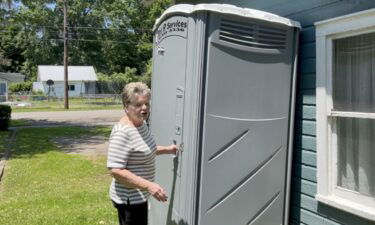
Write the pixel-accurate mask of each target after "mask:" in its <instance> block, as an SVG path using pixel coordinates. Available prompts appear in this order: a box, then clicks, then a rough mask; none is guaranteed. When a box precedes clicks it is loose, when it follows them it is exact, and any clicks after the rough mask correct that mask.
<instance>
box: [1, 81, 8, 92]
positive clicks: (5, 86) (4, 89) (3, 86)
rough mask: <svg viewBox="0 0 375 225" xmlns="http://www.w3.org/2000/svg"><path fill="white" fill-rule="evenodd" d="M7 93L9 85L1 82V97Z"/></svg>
mask: <svg viewBox="0 0 375 225" xmlns="http://www.w3.org/2000/svg"><path fill="white" fill-rule="evenodd" d="M6 92H7V84H6V83H5V82H4V83H3V82H0V95H5V94H6Z"/></svg>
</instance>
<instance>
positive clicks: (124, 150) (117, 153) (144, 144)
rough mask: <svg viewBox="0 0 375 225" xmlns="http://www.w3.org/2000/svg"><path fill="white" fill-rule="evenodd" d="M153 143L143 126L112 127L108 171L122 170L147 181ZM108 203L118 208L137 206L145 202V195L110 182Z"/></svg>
mask: <svg viewBox="0 0 375 225" xmlns="http://www.w3.org/2000/svg"><path fill="white" fill-rule="evenodd" d="M155 153H156V143H155V141H154V139H153V138H152V136H151V134H150V131H149V129H148V127H147V125H146V123H143V125H141V126H140V127H131V126H128V125H125V124H120V123H118V124H116V125H115V126H114V127H113V129H112V132H111V136H110V138H109V148H108V158H107V167H108V168H125V169H127V170H129V171H130V172H132V173H134V174H135V175H137V176H140V177H142V178H144V179H147V180H149V181H154V177H155ZM109 195H110V197H111V199H112V200H113V201H114V202H116V203H118V204H124V203H125V204H127V203H128V201H129V202H130V204H140V203H144V202H146V201H147V198H148V196H149V193H148V192H147V191H143V190H140V189H135V188H127V187H125V186H124V185H123V184H121V183H120V182H118V181H117V180H116V179H114V178H113V179H112V183H111V187H110V190H109Z"/></svg>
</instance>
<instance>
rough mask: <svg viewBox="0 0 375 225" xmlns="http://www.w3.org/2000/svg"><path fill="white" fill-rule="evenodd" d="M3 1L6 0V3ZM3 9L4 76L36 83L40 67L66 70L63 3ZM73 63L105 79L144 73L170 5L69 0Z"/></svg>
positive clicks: (54, 0)
mask: <svg viewBox="0 0 375 225" xmlns="http://www.w3.org/2000/svg"><path fill="white" fill-rule="evenodd" d="M2 2H4V0H3V1H2ZM19 2H20V3H21V5H20V6H19V7H17V8H14V9H11V10H3V9H2V14H1V21H0V26H2V29H3V30H4V32H1V33H0V54H1V55H2V56H7V57H8V60H5V57H2V59H4V60H5V61H4V62H3V63H2V64H1V65H0V71H12V72H22V73H24V74H25V75H26V79H28V80H33V79H35V78H36V73H37V65H41V64H42V65H62V61H63V51H62V49H63V42H62V38H63V37H62V28H63V27H62V24H63V13H62V3H63V0H21V1H19ZM68 3H69V11H68V21H69V22H68V36H69V64H70V65H93V66H94V67H95V69H96V70H97V72H102V73H105V74H116V73H125V72H126V70H127V69H126V68H135V71H136V74H137V75H140V74H142V73H144V72H145V71H146V64H147V61H148V60H149V59H150V58H151V56H152V26H153V24H154V21H155V19H156V18H157V17H158V16H160V14H161V13H162V12H163V11H164V9H165V8H166V7H167V6H169V4H170V1H169V0H156V1H155V2H154V3H153V4H151V5H150V6H149V7H145V6H144V5H142V4H141V0H74V1H73V0H69V1H68Z"/></svg>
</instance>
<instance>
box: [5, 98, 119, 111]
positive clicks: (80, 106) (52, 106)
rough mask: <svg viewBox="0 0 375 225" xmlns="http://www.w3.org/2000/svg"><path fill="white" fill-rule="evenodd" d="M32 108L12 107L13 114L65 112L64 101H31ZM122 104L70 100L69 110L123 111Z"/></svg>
mask: <svg viewBox="0 0 375 225" xmlns="http://www.w3.org/2000/svg"><path fill="white" fill-rule="evenodd" d="M30 103H31V106H26V107H16V106H12V112H41V111H64V110H65V109H64V101H52V100H51V101H47V100H43V101H31V102H30ZM121 108H123V106H122V104H121V102H119V101H116V102H113V100H112V99H100V100H98V101H95V100H87V99H82V98H72V99H69V110H101V109H121Z"/></svg>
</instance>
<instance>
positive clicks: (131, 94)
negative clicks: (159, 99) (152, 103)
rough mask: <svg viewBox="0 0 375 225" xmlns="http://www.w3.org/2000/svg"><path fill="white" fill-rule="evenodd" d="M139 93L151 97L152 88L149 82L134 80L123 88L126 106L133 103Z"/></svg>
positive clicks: (123, 101) (123, 102)
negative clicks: (148, 84)
mask: <svg viewBox="0 0 375 225" xmlns="http://www.w3.org/2000/svg"><path fill="white" fill-rule="evenodd" d="M137 95H147V96H148V97H149V98H150V97H151V90H150V88H149V87H148V86H147V84H145V83H143V82H132V83H129V84H127V85H125V87H124V89H123V90H122V104H123V105H124V107H128V106H129V105H130V104H131V103H133V102H134V99H135V97H136V96H137Z"/></svg>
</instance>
